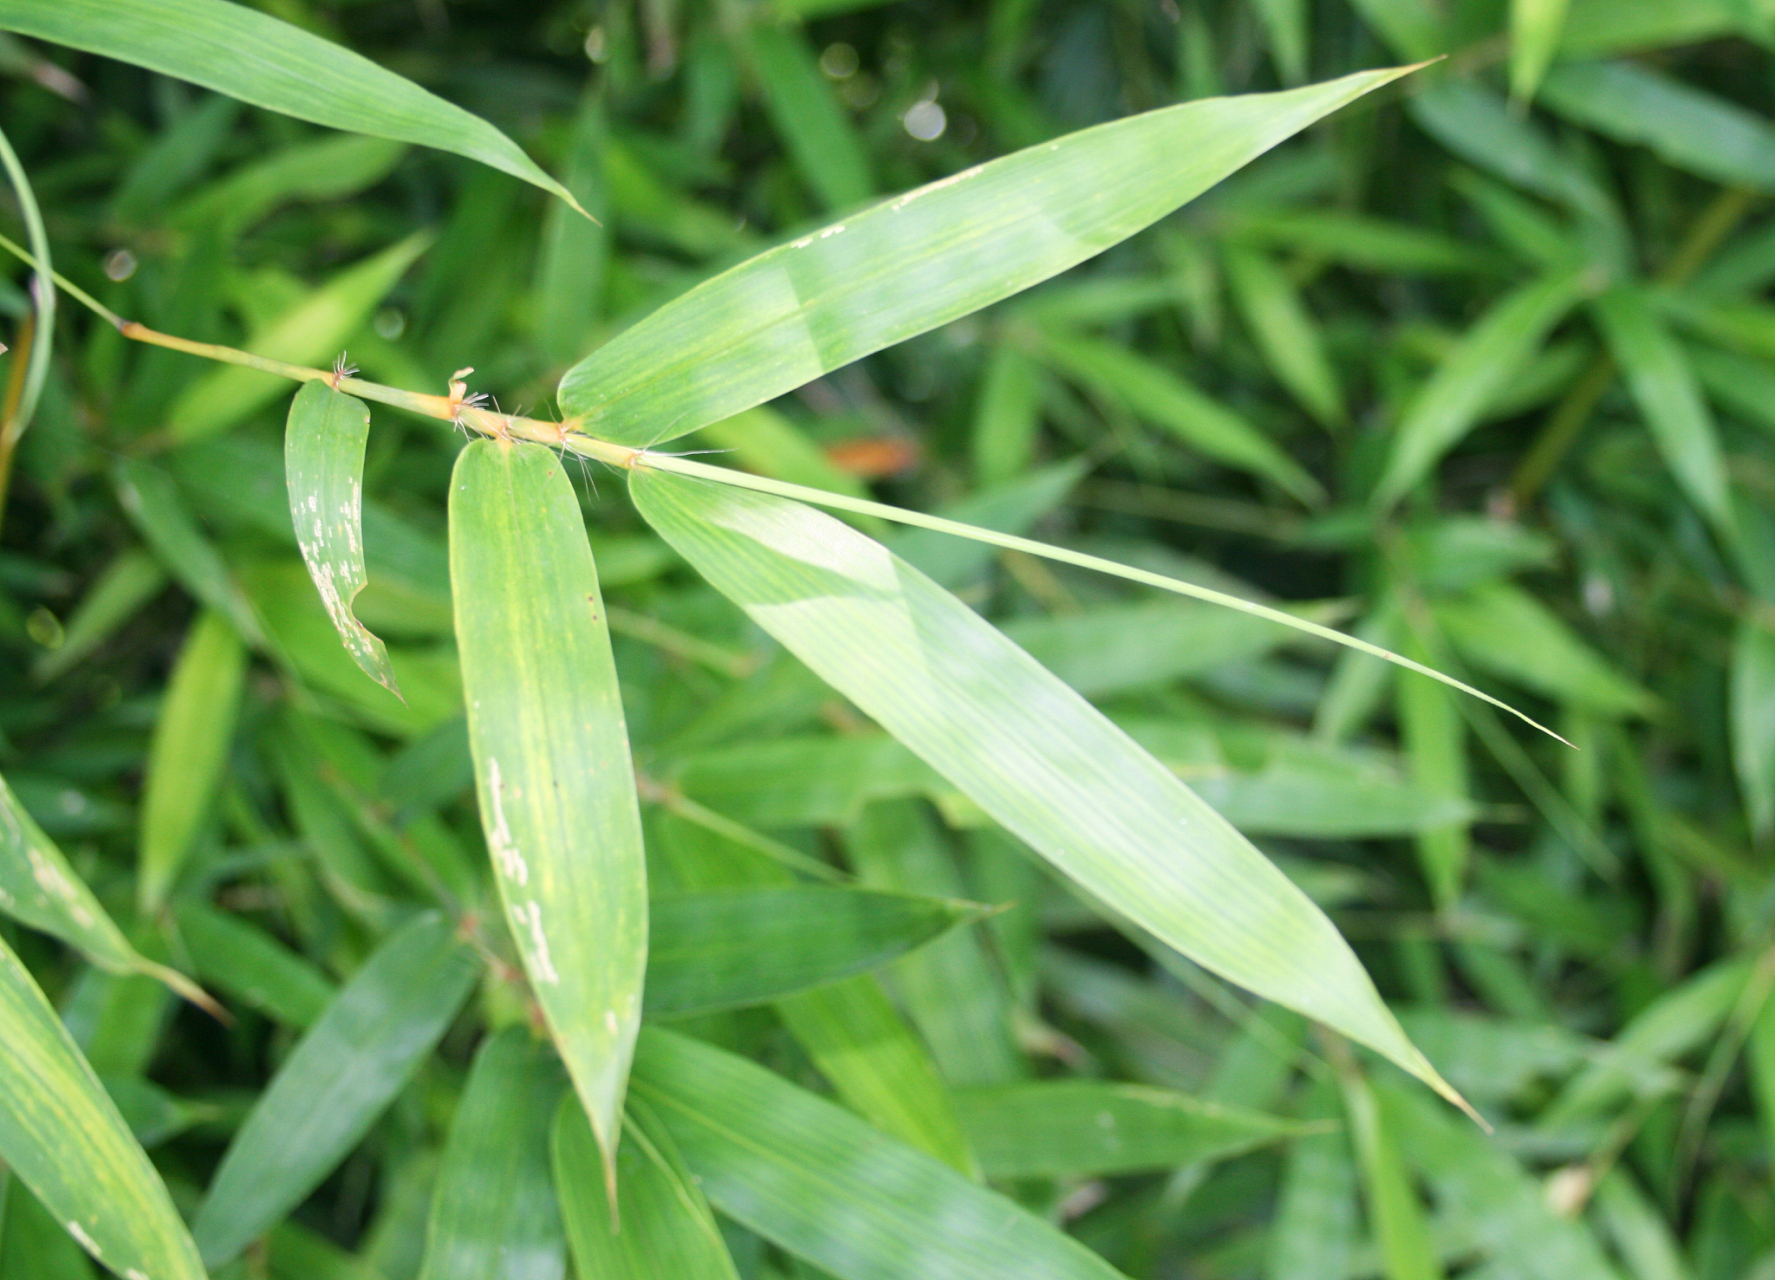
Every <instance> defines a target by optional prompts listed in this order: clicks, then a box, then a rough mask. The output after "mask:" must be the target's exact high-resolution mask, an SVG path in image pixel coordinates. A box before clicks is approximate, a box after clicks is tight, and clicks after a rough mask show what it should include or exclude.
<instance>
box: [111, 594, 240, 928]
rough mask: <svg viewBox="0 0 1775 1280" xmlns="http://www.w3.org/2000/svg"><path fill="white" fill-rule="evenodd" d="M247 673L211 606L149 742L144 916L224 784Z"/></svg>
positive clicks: (236, 640)
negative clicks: (223, 779)
mask: <svg viewBox="0 0 1775 1280" xmlns="http://www.w3.org/2000/svg"><path fill="white" fill-rule="evenodd" d="M245 677H246V649H245V648H244V647H243V646H242V645H241V642H240V636H239V635H238V634H237V633H236V632H235V630H234V626H233V624H231V623H230V622H229V621H228V619H227V618H225V617H223V616H222V615H221V614H219V613H216V612H214V611H213V610H209V609H206V610H204V611H203V612H202V613H200V614H199V615H198V617H197V621H196V622H194V623H192V625H191V630H190V632H188V633H187V635H186V637H185V644H184V647H183V648H182V649H180V651H179V657H178V661H177V662H175V663H174V664H173V671H172V676H171V678H170V679H169V681H168V683H167V690H166V698H165V700H164V701H163V702H162V703H161V708H160V718H159V719H158V720H157V721H155V724H154V739H153V741H152V742H151V743H150V744H149V747H148V774H147V779H146V781H145V783H144V785H143V788H142V829H141V873H140V876H139V877H138V879H137V882H136V889H137V895H138V901H139V902H140V904H141V908H142V914H143V915H145V916H153V915H155V914H156V913H158V912H159V910H160V908H161V907H162V906H163V905H164V904H165V902H166V895H167V893H168V891H169V890H171V888H172V886H173V883H174V882H175V881H176V880H177V878H178V875H179V872H180V870H181V869H182V868H183V866H184V864H185V859H186V857H187V856H188V855H189V854H190V852H191V847H192V844H193V842H195V841H196V839H197V836H198V832H199V830H200V828H201V827H202V824H203V822H204V819H205V818H207V817H208V816H209V810H210V807H211V805H212V804H213V803H214V801H215V797H216V795H217V793H218V791H219V790H220V789H221V783H222V778H223V775H224V773H225V772H226V769H227V764H228V746H229V743H230V741H231V740H232V738H233V737H234V720H235V715H236V713H237V711H238V709H239V706H240V691H241V685H242V683H243V681H244V680H245Z"/></svg>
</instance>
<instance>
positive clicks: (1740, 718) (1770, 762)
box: [1731, 614, 1775, 835]
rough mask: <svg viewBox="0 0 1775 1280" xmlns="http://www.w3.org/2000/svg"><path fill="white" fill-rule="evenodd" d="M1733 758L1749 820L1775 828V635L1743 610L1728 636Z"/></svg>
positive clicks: (1762, 828) (1760, 828) (1761, 830)
mask: <svg viewBox="0 0 1775 1280" xmlns="http://www.w3.org/2000/svg"><path fill="white" fill-rule="evenodd" d="M1731 717H1732V763H1733V765H1734V767H1735V768H1736V770H1737V773H1738V788H1739V791H1740V792H1741V793H1742V794H1743V796H1744V808H1745V811H1746V812H1747V813H1748V814H1749V815H1750V825H1751V827H1752V829H1753V830H1755V831H1756V832H1757V833H1758V834H1760V835H1767V834H1769V832H1770V831H1771V830H1772V829H1775V634H1771V633H1770V631H1769V628H1768V627H1767V626H1764V625H1761V624H1760V623H1759V622H1758V620H1757V619H1756V618H1755V617H1753V616H1751V615H1749V614H1746V615H1745V617H1744V619H1743V620H1742V621H1741V622H1740V623H1739V624H1738V633H1737V635H1736V636H1735V637H1734V638H1733V641H1732V692H1731Z"/></svg>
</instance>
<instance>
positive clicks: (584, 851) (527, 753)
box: [450, 440, 647, 1161]
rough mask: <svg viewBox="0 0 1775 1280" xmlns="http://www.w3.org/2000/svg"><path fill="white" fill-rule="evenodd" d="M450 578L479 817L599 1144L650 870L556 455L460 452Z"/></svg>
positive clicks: (587, 555)
mask: <svg viewBox="0 0 1775 1280" xmlns="http://www.w3.org/2000/svg"><path fill="white" fill-rule="evenodd" d="M450 580H451V590H452V592H453V594H454V596H455V600H456V641H457V644H458V646H459V647H460V649H461V653H462V681H463V690H464V693H465V694H466V696H467V700H468V734H469V745H470V747H471V748H472V749H473V753H474V760H475V787H476V794H477V795H478V796H479V799H480V808H481V829H482V830H483V831H484V832H485V833H486V836H487V847H488V849H489V850H490V851H491V852H492V855H493V866H494V869H495V871H497V872H498V881H499V892H500V897H501V899H502V900H503V901H504V903H505V912H506V919H507V921H508V922H509V923H510V924H511V928H512V935H513V937H514V938H515V939H516V940H517V944H518V952H519V954H520V956H521V957H522V959H523V962H524V971H525V972H526V973H527V974H528V975H529V976H530V982H531V985H532V987H533V988H534V989H535V992H536V997H537V999H538V1000H539V1001H540V1002H541V1004H542V1011H543V1015H544V1016H545V1017H546V1018H547V1020H548V1024H549V1030H550V1032H551V1033H552V1034H553V1035H554V1037H555V1043H556V1044H557V1045H558V1046H559V1047H560V1050H561V1056H562V1057H563V1058H564V1059H565V1060H566V1062H567V1070H568V1072H569V1074H570V1075H571V1076H572V1077H573V1083H574V1087H575V1088H576V1089H577V1090H578V1092H579V1096H580V1100H581V1101H582V1102H583V1103H584V1104H585V1108H586V1114H587V1115H588V1116H589V1117H590V1118H591V1122H592V1129H593V1131H594V1132H595V1133H596V1134H597V1135H598V1140H599V1142H600V1143H601V1144H602V1145H603V1147H604V1150H605V1153H606V1160H607V1161H609V1160H612V1159H613V1158H614V1156H615V1153H616V1143H617V1138H618V1136H619V1135H618V1127H617V1126H618V1124H619V1122H620V1118H621V1115H622V1096H623V1087H624V1082H625V1080H626V1079H627V1077H628V1073H629V1058H630V1056H631V1055H632V1053H633V1051H634V1043H635V1029H636V1028H637V1027H638V1026H639V1025H640V1021H641V984H642V974H643V969H644V968H645V966H646V963H647V870H646V863H645V859H644V857H643V855H642V848H641V814H640V809H639V806H638V803H637V801H636V798H635V774H634V763H633V758H632V756H631V754H630V750H629V736H628V729H627V728H626V727H625V725H624V723H623V710H622V700H621V697H620V695H619V693H618V691H617V683H616V667H615V664H614V662H613V660H612V658H611V655H610V632H609V630H608V629H607V625H606V622H605V618H604V604H603V600H602V598H601V597H600V595H599V593H598V570H597V567H596V566H595V565H594V564H593V563H592V552H591V548H590V546H589V545H588V544H587V542H586V533H585V521H584V519H583V517H582V516H581V515H580V511H579V500H578V499H577V498H576V497H574V494H573V484H572V482H571V481H569V480H568V478H567V473H566V471H565V470H564V469H563V464H562V462H561V460H560V459H558V458H557V457H555V455H554V454H552V453H550V452H549V451H548V450H547V449H544V448H541V447H540V446H537V445H512V444H508V443H506V442H504V441H496V440H477V441H475V442H474V443H472V444H470V445H469V446H468V447H467V448H466V449H464V450H463V451H462V455H461V457H460V458H459V459H458V460H457V463H456V469H455V471H454V473H453V474H452V477H451V482H450Z"/></svg>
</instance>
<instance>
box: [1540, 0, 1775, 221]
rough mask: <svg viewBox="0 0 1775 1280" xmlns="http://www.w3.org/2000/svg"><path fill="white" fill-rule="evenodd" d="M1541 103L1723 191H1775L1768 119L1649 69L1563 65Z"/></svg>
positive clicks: (1774, 144)
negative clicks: (1731, 188)
mask: <svg viewBox="0 0 1775 1280" xmlns="http://www.w3.org/2000/svg"><path fill="white" fill-rule="evenodd" d="M1518 2H1519V3H1520V0H1518ZM1539 3H1542V4H1546V3H1548V0H1539ZM1513 70H1514V68H1513ZM1541 99H1542V101H1543V102H1545V103H1546V104H1547V105H1548V106H1549V107H1551V108H1552V109H1553V110H1555V111H1557V112H1558V113H1559V114H1560V115H1562V116H1565V117H1566V118H1567V119H1569V120H1571V121H1573V122H1575V123H1577V124H1580V125H1583V126H1584V127H1585V128H1588V129H1594V130H1596V131H1597V132H1598V133H1600V134H1603V135H1604V136H1605V137H1610V138H1614V139H1615V140H1616V141H1618V142H1626V143H1640V144H1643V145H1645V146H1647V147H1650V148H1651V149H1652V151H1654V152H1655V153H1656V154H1657V155H1658V156H1659V158H1660V159H1662V160H1664V161H1665V162H1666V163H1668V164H1671V165H1674V166H1675V167H1677V168H1679V169H1686V170H1688V171H1689V172H1690V173H1694V174H1699V175H1700V176H1701V177H1703V178H1709V179H1712V180H1713V181H1715V182H1721V183H1725V184H1727V185H1728V186H1735V187H1748V188H1750V189H1751V190H1753V191H1775V129H1771V128H1770V126H1769V122H1768V121H1767V120H1765V119H1763V118H1762V117H1761V116H1758V115H1756V114H1755V113H1753V112H1750V111H1746V110H1745V109H1744V108H1743V107H1740V106H1738V105H1737V104H1736V103H1733V102H1730V101H1728V100H1727V99H1725V98H1719V97H1715V96H1714V95H1713V94H1710V93H1704V92H1703V91H1701V90H1700V89H1695V88H1691V87H1690V86H1688V85H1686V84H1684V83H1682V82H1681V81H1680V80H1675V79H1672V78H1671V77H1669V76H1666V75H1661V74H1660V73H1658V72H1656V71H1654V70H1652V69H1651V68H1650V67H1644V66H1640V65H1639V64H1637V63H1633V62H1587V63H1568V64H1566V65H1564V66H1561V67H1559V68H1557V69H1555V70H1554V71H1553V73H1552V74H1550V75H1549V76H1548V77H1547V82H1546V83H1545V84H1544V85H1543V86H1542V87H1541Z"/></svg>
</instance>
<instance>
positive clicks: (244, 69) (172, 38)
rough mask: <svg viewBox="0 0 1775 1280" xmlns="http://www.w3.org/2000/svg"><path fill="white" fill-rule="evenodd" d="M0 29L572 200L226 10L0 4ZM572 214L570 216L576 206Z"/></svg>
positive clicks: (423, 100) (465, 116)
mask: <svg viewBox="0 0 1775 1280" xmlns="http://www.w3.org/2000/svg"><path fill="white" fill-rule="evenodd" d="M0 27H3V28H5V29H7V30H9V31H17V32H19V33H20V34H21V35H27V36H35V37H36V38H37V39H39V40H48V41H50V42H52V43H54V44H65V45H68V46H70V47H72V48H75V49H84V50H86V51H87V52H88V53H97V54H102V55H104V56H105V57H108V58H116V59H117V60H118V61H119V62H129V63H133V64H135V65H136V66H139V67H146V68H148V69H149V70H150V71H158V72H160V73H161V74H162V75H169V76H173V77H175V78H176V79H180V80H189V81H190V82H191V83H193V84H200V85H203V86H204V87H205V88H208V89H214V90H215V91H216V92H218V93H225V94H227V95H228V96H229V97H231V98H238V99H240V100H241V101H242V102H249V103H252V104H253V105H254V106H256V107H264V108H266V109H267V110H270V111H277V112H281V113H282V114H284V115H287V116H295V117H296V118H297V119H298V120H310V121H313V122H314V123H315V124H321V125H326V126H327V127H329V128H333V129H343V130H345V131H346V132H349V133H364V134H369V135H371V136H372V137H378V138H392V139H394V140H396V141H399V142H415V143H418V144H419V145H420V146H425V147H436V148H437V149H438V150H440V151H454V152H455V153H456V154H458V155H462V156H467V157H468V158H469V159H471V160H478V161H480V162H481V163H482V164H485V165H490V166H491V167H493V168H495V169H499V170H501V171H503V172H505V173H509V174H511V175H513V176H514V177H518V178H522V179H523V180H524V181H525V182H529V183H532V184H534V185H535V186H538V187H541V188H542V189H543V190H544V191H548V192H551V193H552V194H554V195H557V196H560V197H561V198H562V199H563V200H565V201H567V203H568V204H574V200H573V197H572V196H571V195H569V194H568V193H567V192H566V190H564V189H563V188H562V187H561V185H560V184H559V183H557V182H556V181H555V180H554V179H553V178H551V177H549V176H548V175H547V174H546V173H544V172H543V171H542V170H541V169H539V168H538V167H537V166H536V163H535V162H534V161H533V160H531V159H530V158H529V157H528V156H526V155H525V154H524V153H523V151H521V150H520V149H519V148H518V145H517V143H515V142H513V141H512V140H511V139H510V138H508V137H506V136H505V135H504V134H503V133H501V132H500V131H499V130H497V129H495V128H494V127H493V126H492V125H490V124H488V123H487V122H486V121H485V120H482V119H481V118H480V117H478V116H473V115H470V114H469V113H468V112H466V111H464V110H463V109H462V108H461V107H457V106H453V105H451V104H450V103H448V102H445V101H444V100H443V99H442V98H439V97H436V96H435V95H433V94H431V93H428V92H426V91H425V90H424V89H421V88H420V87H419V86H418V85H416V84H414V83H413V82H412V81H410V80H407V79H405V78H403V77H401V76H397V75H395V74H394V73H393V72H392V71H388V70H385V69H384V68H382V67H379V66H377V65H376V64H375V63H374V62H371V61H370V60H369V59H367V58H364V57H361V56H360V55H358V54H355V53H353V52H352V51H351V50H349V49H345V48H342V47H340V46H339V45H336V44H333V43H331V42H330V41H327V40H323V39H321V38H320V37H319V36H316V35H312V34H310V33H309V32H307V31H303V30H301V29H300V28H298V27H293V26H290V25H289V24H288V23H284V22H279V21H278V20H277V19H276V18H272V17H270V16H268V15H266V14H263V13H259V12H257V11H255V10H253V9H249V8H247V7H246V6H245V5H239V4H230V3H227V2H226V0H74V2H73V3H68V4H62V3H55V2H53V0H0ZM575 207H577V206H575Z"/></svg>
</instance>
